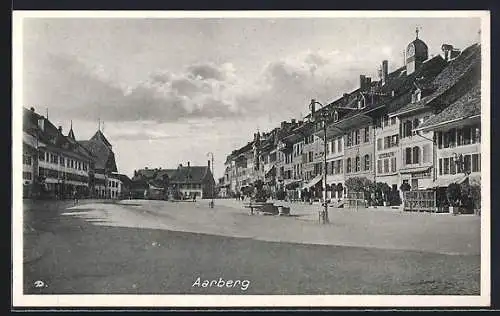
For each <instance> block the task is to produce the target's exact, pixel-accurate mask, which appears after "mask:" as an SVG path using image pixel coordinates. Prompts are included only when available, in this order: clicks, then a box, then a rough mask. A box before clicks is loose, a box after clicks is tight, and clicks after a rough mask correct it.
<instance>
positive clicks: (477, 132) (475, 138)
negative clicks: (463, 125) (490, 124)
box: [471, 127, 481, 144]
mask: <svg viewBox="0 0 500 316" xmlns="http://www.w3.org/2000/svg"><path fill="white" fill-rule="evenodd" d="M471 131H472V135H471V140H472V143H473V144H475V143H480V142H481V129H480V128H479V127H473V128H472V130H471Z"/></svg>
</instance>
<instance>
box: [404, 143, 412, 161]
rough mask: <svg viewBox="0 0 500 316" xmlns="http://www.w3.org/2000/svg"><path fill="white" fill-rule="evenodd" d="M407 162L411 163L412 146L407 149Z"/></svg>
mask: <svg viewBox="0 0 500 316" xmlns="http://www.w3.org/2000/svg"><path fill="white" fill-rule="evenodd" d="M405 164H407V165H411V148H410V147H408V148H406V149H405Z"/></svg>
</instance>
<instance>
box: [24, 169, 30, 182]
mask: <svg viewBox="0 0 500 316" xmlns="http://www.w3.org/2000/svg"><path fill="white" fill-rule="evenodd" d="M23 180H31V172H26V171H24V172H23Z"/></svg>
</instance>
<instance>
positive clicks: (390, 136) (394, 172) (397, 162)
mask: <svg viewBox="0 0 500 316" xmlns="http://www.w3.org/2000/svg"><path fill="white" fill-rule="evenodd" d="M375 138H376V144H375V146H376V147H375V159H376V163H375V164H376V170H375V171H376V181H377V182H384V183H387V184H388V185H389V186H390V187H391V188H392V189H393V190H398V189H399V187H400V176H399V173H398V171H399V170H400V168H401V161H402V156H401V151H400V146H399V145H400V144H399V120H398V118H397V117H391V118H389V116H384V117H383V119H382V121H381V123H380V124H379V125H378V126H377V128H376V129H375Z"/></svg>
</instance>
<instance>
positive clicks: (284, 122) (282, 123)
mask: <svg viewBox="0 0 500 316" xmlns="http://www.w3.org/2000/svg"><path fill="white" fill-rule="evenodd" d="M313 107H314V104H313ZM313 113H314V111H313ZM285 126H286V121H283V122H281V128H282V129H284V128H285Z"/></svg>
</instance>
